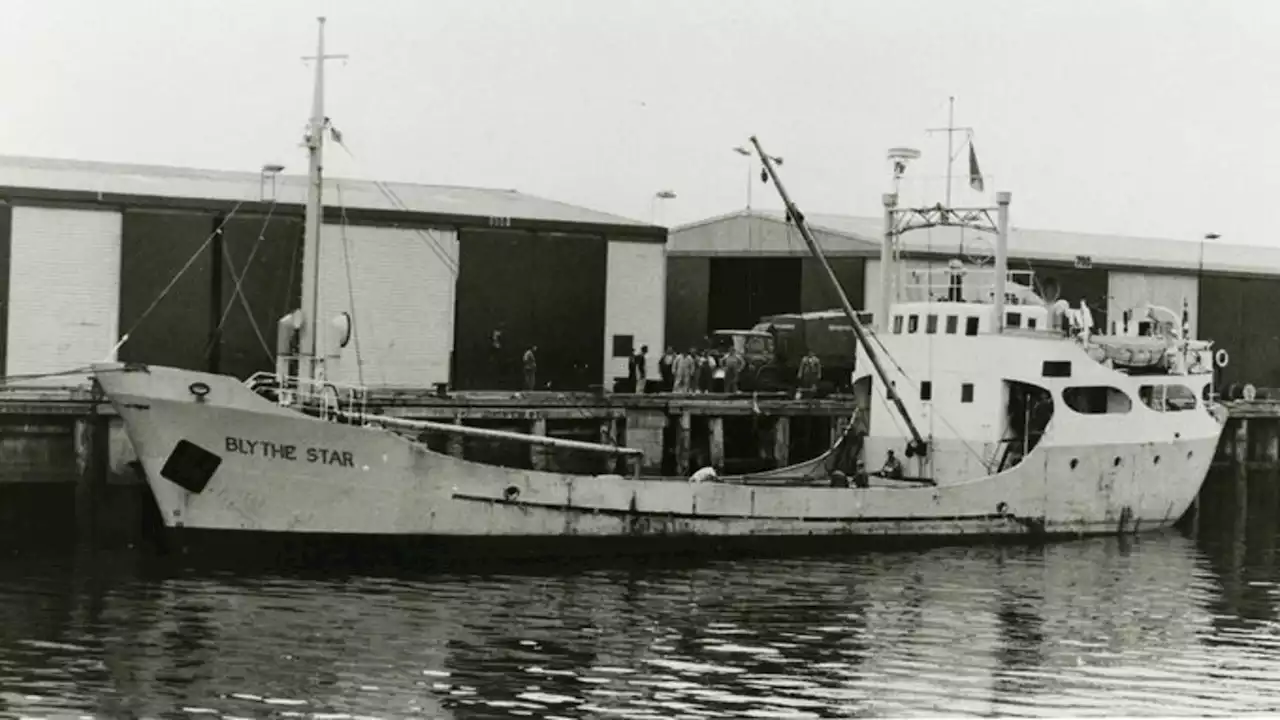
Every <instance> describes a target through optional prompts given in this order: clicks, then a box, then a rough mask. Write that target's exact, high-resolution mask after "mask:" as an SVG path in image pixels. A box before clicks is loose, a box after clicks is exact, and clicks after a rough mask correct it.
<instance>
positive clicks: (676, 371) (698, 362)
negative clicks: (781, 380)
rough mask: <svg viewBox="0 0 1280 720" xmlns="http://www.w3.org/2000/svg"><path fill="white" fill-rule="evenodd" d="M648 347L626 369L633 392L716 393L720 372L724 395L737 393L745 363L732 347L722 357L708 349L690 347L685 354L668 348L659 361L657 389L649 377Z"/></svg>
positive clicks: (636, 355)
mask: <svg viewBox="0 0 1280 720" xmlns="http://www.w3.org/2000/svg"><path fill="white" fill-rule="evenodd" d="M648 353H649V347H648V346H647V345H646V346H642V347H641V348H640V351H639V352H637V353H635V354H634V355H632V356H631V362H630V365H629V369H628V380H629V381H630V383H631V384H632V386H633V387H634V388H635V392H637V393H644V392H668V393H677V394H682V395H698V394H704V393H709V392H713V391H714V390H715V377H716V371H717V370H723V371H724V373H723V375H724V389H723V392H726V393H736V392H738V379H739V377H740V376H741V374H742V370H743V368H745V367H746V360H744V359H743V357H742V355H740V354H738V351H737V350H736V349H734V348H730V349H729V352H728V353H726V354H725V356H724V357H722V358H717V357H716V355H715V354H714V353H712V352H710V351H708V350H699V349H697V348H689V350H687V351H685V352H676V350H675V348H673V347H670V346H668V347H667V351H666V352H665V353H663V355H662V357H661V358H659V359H658V377H657V378H656V382H657V387H654V385H653V384H652V383H651V382H650V379H649V375H648V364H649V363H648Z"/></svg>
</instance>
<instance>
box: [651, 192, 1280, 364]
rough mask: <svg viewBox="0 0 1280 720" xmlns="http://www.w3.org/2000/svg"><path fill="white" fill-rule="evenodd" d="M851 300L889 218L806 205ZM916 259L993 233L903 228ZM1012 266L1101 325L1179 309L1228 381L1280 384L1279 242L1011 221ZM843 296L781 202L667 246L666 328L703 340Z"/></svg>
mask: <svg viewBox="0 0 1280 720" xmlns="http://www.w3.org/2000/svg"><path fill="white" fill-rule="evenodd" d="M806 219H807V220H808V223H809V226H810V229H811V230H812V231H813V233H814V235H815V237H816V239H817V240H818V242H819V243H820V244H821V245H822V247H823V250H824V252H825V253H826V254H827V256H828V257H829V258H830V261H831V265H832V268H833V270H834V271H835V273H836V275H837V276H838V277H839V279H840V282H841V284H842V285H843V287H844V289H845V292H846V293H847V294H848V295H849V298H850V300H851V301H852V302H853V303H854V305H856V306H858V307H859V309H868V308H870V307H871V304H870V300H871V298H874V297H876V295H877V294H878V293H879V288H880V259H879V258H880V245H881V238H882V237H883V232H884V229H883V228H884V225H883V219H881V218H866V217H851V216H845V215H807V216H806ZM903 241H904V257H905V259H906V264H907V267H908V268H911V267H927V266H933V267H941V266H942V265H944V264H945V263H946V262H947V261H948V260H950V259H951V258H954V257H967V258H970V259H981V258H983V257H989V256H990V255H991V253H992V252H994V236H992V235H990V234H989V233H979V232H975V231H972V230H964V231H961V230H960V229H959V228H954V227H950V228H933V229H930V230H918V231H914V232H911V233H907V234H906V235H904V236H903ZM1009 267H1010V269H1011V270H1019V269H1030V270H1034V271H1035V273H1036V276H1037V278H1039V279H1041V280H1043V279H1045V278H1048V277H1052V278H1054V279H1056V280H1057V281H1058V284H1059V286H1060V287H1061V289H1062V297H1064V298H1066V299H1067V300H1069V301H1071V303H1072V304H1073V305H1078V304H1079V302H1081V301H1084V302H1087V303H1088V304H1089V307H1090V308H1091V309H1092V312H1093V316H1094V321H1095V323H1096V324H1097V325H1098V326H1099V327H1104V328H1108V329H1110V328H1112V327H1113V326H1114V324H1115V323H1119V322H1123V317H1124V312H1125V311H1126V310H1132V309H1135V308H1136V307H1137V306H1138V305H1139V304H1141V303H1142V302H1143V301H1150V302H1151V303H1154V304H1157V305H1163V306H1165V307H1168V308H1170V309H1172V310H1174V311H1178V310H1179V309H1180V308H1181V307H1182V305H1183V301H1184V300H1185V301H1186V303H1187V305H1188V307H1189V309H1190V322H1191V326H1192V332H1193V333H1196V335H1197V336H1198V337H1203V338H1206V339H1212V340H1214V341H1215V344H1216V346H1217V347H1220V348H1224V349H1226V350H1227V352H1228V357H1229V358H1230V360H1229V364H1228V366H1227V368H1226V369H1225V370H1223V372H1222V376H1221V380H1220V383H1221V386H1222V387H1224V388H1225V387H1226V386H1227V385H1228V384H1231V383H1253V384H1254V385H1256V386H1258V387H1280V325H1276V324H1275V323H1272V322H1270V321H1269V320H1268V319H1266V315H1265V312H1266V309H1268V308H1274V307H1280V248H1274V247H1261V246H1243V245H1232V244H1227V243H1223V242H1221V241H1212V240H1211V241H1207V242H1203V243H1202V242H1199V241H1189V240H1174V239H1159V238H1138V237H1120V236H1109V235H1097V234H1083V233H1071V232H1059V231H1046V230H1029V229H1024V228H1018V227H1012V228H1011V229H1010V231H1009ZM837 306H838V300H837V299H836V297H835V295H834V294H833V293H832V292H831V290H830V288H829V287H828V283H827V281H826V278H825V277H824V276H823V275H822V270H821V267H820V266H819V265H818V263H817V261H816V260H814V259H813V258H812V257H810V254H809V251H808V249H807V247H806V246H805V243H804V240H803V238H801V237H800V233H799V231H798V230H797V229H796V228H795V227H794V226H793V225H790V224H788V223H787V222H786V221H785V219H784V217H783V215H782V214H781V213H780V212H773V211H767V210H766V211H761V210H754V211H740V212H737V213H732V214H728V215H723V216H718V217H713V218H709V219H706V220H702V221H699V222H695V223H691V224H688V225H684V226H681V227H677V228H674V229H673V230H672V233H671V239H670V241H669V242H668V247H667V310H666V317H667V333H666V334H667V338H668V342H670V343H673V344H677V345H679V346H681V347H684V346H691V345H696V344H699V343H700V342H702V341H703V339H704V338H705V336H706V335H707V334H709V333H710V332H713V331H714V330H717V329H729V328H744V327H750V326H751V324H753V323H755V322H757V321H758V320H759V318H760V317H761V316H764V315H768V314H772V313H779V312H795V311H797V310H800V311H810V310H825V309H830V308H834V307H837Z"/></svg>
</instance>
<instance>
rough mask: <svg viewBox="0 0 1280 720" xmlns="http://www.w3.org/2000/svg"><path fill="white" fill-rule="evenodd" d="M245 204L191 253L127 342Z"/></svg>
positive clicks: (239, 203)
mask: <svg viewBox="0 0 1280 720" xmlns="http://www.w3.org/2000/svg"><path fill="white" fill-rule="evenodd" d="M244 203H245V201H244V200H240V201H238V202H237V203H236V204H235V206H233V207H232V208H231V212H229V213H227V215H226V216H225V217H223V218H222V222H220V223H218V227H216V228H214V229H213V232H211V233H209V237H207V238H205V239H204V242H203V243H201V244H200V247H198V248H196V251H195V252H193V253H191V257H189V258H187V262H186V263H184V264H183V266H182V268H180V269H179V270H178V272H177V273H176V274H174V276H173V278H172V279H171V280H169V284H168V285H165V286H164V289H163V290H161V291H160V293H159V294H158V295H156V298H155V299H154V300H152V301H151V304H150V305H148V306H147V309H146V310H144V311H143V312H142V314H141V315H140V316H138V319H137V320H135V321H134V322H133V325H131V326H130V327H129V330H128V332H126V333H124V335H123V337H124V338H125V339H126V340H125V342H128V338H129V337H130V336H131V335H133V333H134V331H136V330H137V329H138V327H139V326H141V325H142V322H143V321H144V320H146V319H147V317H148V316H149V315H151V312H152V311H153V310H155V309H156V306H158V305H159V304H160V301H162V300H164V298H165V297H166V296H167V295H168V294H169V293H170V291H172V290H173V288H174V286H176V285H177V284H178V280H180V279H182V276H183V275H184V274H186V272H187V271H188V270H190V269H191V266H192V265H194V264H195V262H196V260H197V259H199V257H200V255H201V254H202V253H203V252H204V250H205V248H207V247H209V243H211V242H213V239H214V238H215V237H217V236H218V235H220V234H221V233H222V229H223V228H224V227H226V225H227V223H228V222H230V221H231V218H233V217H235V215H236V212H238V211H239V210H240V207H241V206H242V205H244Z"/></svg>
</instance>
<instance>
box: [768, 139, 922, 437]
mask: <svg viewBox="0 0 1280 720" xmlns="http://www.w3.org/2000/svg"><path fill="white" fill-rule="evenodd" d="M751 144H752V145H754V146H755V148H756V154H757V155H759V156H760V161H761V162H763V163H764V168H765V170H766V171H767V172H768V173H769V177H770V178H772V179H773V184H774V187H776V188H777V189H778V194H779V195H781V196H782V203H783V205H785V206H786V208H787V217H788V218H790V219H791V220H792V221H794V222H795V224H796V227H797V228H798V229H799V230H800V235H801V237H803V238H804V242H805V244H806V245H808V246H809V252H810V253H812V254H813V256H814V257H815V258H817V259H818V264H820V265H822V269H823V271H825V272H826V274H827V280H829V281H830V282H831V286H832V287H833V288H835V291H836V296H837V297H839V298H840V306H841V308H842V309H843V310H844V314H845V315H846V316H847V317H848V318H849V322H850V323H852V324H853V332H854V334H855V335H857V336H858V343H859V344H861V345H862V347H863V349H864V350H866V351H867V357H868V358H869V359H870V360H871V365H872V367H874V368H875V371H876V374H877V375H879V376H880V382H881V383H882V384H883V385H884V389H885V392H886V393H887V394H888V395H889V399H890V400H892V401H893V404H894V406H895V407H897V409H898V414H899V415H900V416H901V417H902V419H903V421H904V422H905V423H906V425H907V429H908V430H909V431H910V432H911V443H910V444H908V445H907V454H908V457H910V456H911V455H912V454H918V455H924V454H925V453H926V452H927V450H928V446H927V445H926V444H925V441H924V437H923V436H922V435H921V434H920V430H918V429H917V428H916V424H915V423H914V422H913V421H912V420H911V413H909V412H907V406H906V405H904V404H903V403H902V397H901V396H900V395H898V389H897V388H896V387H894V385H893V382H892V381H890V380H889V376H888V374H886V373H885V370H884V366H882V365H881V364H880V358H879V356H878V355H877V354H876V351H875V349H874V348H872V347H871V343H870V342H869V340H868V336H867V331H866V329H865V328H864V327H862V322H861V321H859V320H858V313H857V311H856V310H854V309H853V304H852V303H850V302H849V296H848V295H846V294H845V292H844V288H843V287H842V286H841V285H840V281H839V280H838V279H837V278H836V274H835V271H833V270H832V269H831V264H830V263H828V262H827V256H826V255H824V254H823V253H822V248H821V247H819V246H818V242H817V241H816V240H814V239H813V235H812V234H811V233H810V232H809V225H808V224H807V223H805V220H804V215H803V214H801V212H800V208H798V207H796V205H795V203H793V202H791V197H790V196H789V195H787V190H786V188H784V187H783V186H782V179H781V178H779V177H778V171H777V170H775V169H774V167H773V162H772V158H771V157H770V156H769V155H768V154H767V153H765V151H764V148H762V147H760V141H759V140H757V139H756V137H755V136H754V135H752V136H751ZM913 451H914V452H913Z"/></svg>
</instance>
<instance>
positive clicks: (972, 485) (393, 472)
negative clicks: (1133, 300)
mask: <svg viewBox="0 0 1280 720" xmlns="http://www.w3.org/2000/svg"><path fill="white" fill-rule="evenodd" d="M318 45H319V47H318V51H317V54H316V58H317V62H316V69H315V73H316V76H315V83H316V88H315V100H314V102H313V108H312V110H313V112H312V117H311V120H310V123H309V126H308V130H307V134H306V143H305V145H306V148H307V152H308V153H309V156H310V170H309V183H308V198H307V205H306V213H307V215H306V225H305V231H306V232H305V239H304V253H306V257H304V266H303V267H304V270H305V271H306V272H307V275H306V276H305V277H304V281H303V292H302V296H301V298H300V302H299V309H298V310H296V311H294V312H292V313H291V314H290V315H288V316H286V318H284V319H282V322H281V329H282V339H281V341H280V343H279V345H278V357H277V362H276V367H275V371H274V372H273V373H268V374H266V375H259V376H255V377H253V378H249V379H248V380H241V379H239V378H235V377H231V376H226V375H218V374H210V373H204V372H198V371H191V370H185V369H178V368H172V367H162V366H156V365H147V364H138V363H119V362H104V363H100V364H97V365H95V366H93V379H94V382H95V383H96V384H97V385H98V387H99V388H100V390H101V392H102V393H104V394H105V396H106V398H108V399H109V401H110V403H111V404H112V405H113V406H114V408H115V410H116V411H117V413H118V414H119V416H120V418H122V421H123V425H124V427H125V430H126V432H127V434H128V437H129V439H130V441H131V442H132V444H133V447H134V449H135V450H136V452H137V455H138V460H139V463H140V466H141V469H142V472H143V473H144V474H145V476H146V481H147V484H148V486H149V488H150V491H151V493H152V495H153V496H154V498H155V502H156V505H157V507H158V508H159V511H160V515H161V517H162V520H163V524H164V527H165V529H166V531H167V533H166V534H167V536H168V537H170V538H172V540H173V541H174V543H175V544H176V546H177V547H179V548H181V549H182V550H183V551H184V552H186V553H188V554H193V555H199V554H201V553H220V552H223V551H230V552H242V553H244V554H245V555H247V556H251V557H257V558H259V559H260V558H261V557H262V556H264V555H266V554H268V550H267V548H269V547H282V548H287V549H286V550H282V551H281V552H286V553H294V552H302V553H303V554H304V555H306V554H308V553H312V552H324V553H339V554H347V553H359V552H363V551H365V550H374V551H377V552H383V551H397V552H398V551H400V550H401V549H408V550H409V551H410V552H411V553H413V554H414V556H415V557H422V558H428V559H431V558H437V559H438V558H444V557H449V558H453V557H491V558H505V557H526V558H543V559H546V558H551V559H554V558H560V557H565V556H568V555H597V556H606V555H609V556H612V555H618V554H634V555H652V554H655V553H668V552H699V553H701V552H715V553H721V552H723V553H736V552H747V553H770V552H773V551H777V550H782V549H792V548H805V549H821V550H831V549H836V548H840V547H844V546H847V545H852V544H861V545H869V546H873V547H875V546H884V545H887V544H893V543H897V542H898V541H907V540H917V541H918V540H923V541H926V542H932V543H952V542H973V541H991V540H1013V541H1017V542H1040V541H1045V540H1049V539H1056V538H1073V537H1082V536H1089V535H1116V534H1120V535H1127V534H1132V533H1139V532H1145V531H1154V530H1159V529H1162V528H1167V527H1169V526H1170V525H1172V524H1173V523H1175V522H1176V521H1177V520H1178V519H1179V518H1180V517H1181V516H1182V515H1183V514H1184V513H1185V512H1186V511H1187V510H1188V508H1189V507H1190V505H1191V504H1192V502H1193V501H1194V499H1195V498H1196V497H1197V495H1198V493H1199V490H1200V488H1201V485H1202V484H1203V482H1204V480H1205V477H1206V475H1207V473H1208V470H1209V467H1210V463H1211V461H1212V459H1213V456H1214V453H1215V449H1216V447H1217V444H1218V440H1219V437H1220V435H1221V433H1222V430H1223V426H1224V424H1225V414H1224V412H1223V410H1222V407H1221V406H1220V405H1219V404H1218V403H1217V402H1216V401H1215V397H1216V396H1215V395H1214V392H1213V382H1214V367H1215V363H1216V362H1217V360H1216V354H1215V351H1214V349H1213V343H1212V342H1211V341H1208V340H1200V339H1196V338H1193V337H1191V333H1190V331H1189V323H1188V322H1187V317H1186V315H1187V310H1186V304H1185V303H1184V307H1183V309H1182V317H1181V322H1179V317H1178V313H1177V312H1175V311H1173V310H1171V309H1168V308H1160V307H1153V306H1147V307H1145V308H1144V309H1143V314H1142V316H1141V317H1142V318H1144V320H1143V321H1141V322H1133V323H1129V322H1126V323H1125V324H1124V327H1123V332H1120V333H1113V334H1105V333H1099V332H1095V331H1094V330H1095V329H1094V323H1093V320H1092V317H1091V313H1090V311H1089V308H1088V307H1087V305H1084V304H1083V303H1081V305H1080V307H1071V306H1070V305H1069V304H1068V303H1066V302H1065V301H1064V300H1061V299H1058V298H1057V297H1056V291H1055V289H1054V288H1053V287H1051V285H1050V284H1047V283H1039V282H1037V280H1036V279H1035V277H1034V273H1033V272H1032V271H1030V270H1026V271H1012V270H1010V269H1009V267H1008V260H1007V255H1008V230H1009V207H1010V203H1011V195H1010V194H1009V193H1007V192H1000V193H997V194H996V203H995V205H994V206H992V207H982V208H964V209H956V208H950V207H945V206H943V205H942V204H938V205H936V206H932V207H920V208H912V207H899V206H898V204H897V194H896V191H895V192H894V193H887V194H885V196H884V197H883V201H884V207H885V232H884V242H883V245H882V249H881V272H882V276H881V281H882V282H881V289H880V292H879V294H878V297H877V298H876V302H875V305H876V307H874V308H872V312H871V314H870V322H864V320H866V319H867V316H866V315H865V314H863V313H860V312H858V311H857V310H856V309H855V308H854V306H853V305H852V304H851V302H850V300H849V298H848V296H847V295H846V294H845V292H844V290H843V288H841V286H840V283H839V282H838V280H837V279H836V276H835V274H834V273H833V272H832V271H831V267H830V265H829V264H828V262H827V260H826V257H825V255H824V254H823V251H822V248H821V247H820V246H819V245H818V243H817V242H816V241H815V239H814V237H813V235H812V233H811V232H810V231H809V228H808V225H807V223H806V221H805V218H804V215H803V213H802V212H801V211H800V209H799V207H798V206H797V205H796V204H795V202H793V200H792V198H791V196H790V195H789V193H788V192H787V191H786V189H785V187H784V186H783V184H782V180H781V178H780V176H779V174H778V167H777V165H776V164H775V163H774V161H773V159H772V157H771V156H769V155H768V154H767V153H765V152H764V149H763V147H762V146H761V143H760V140H759V139H758V138H756V137H752V138H751V144H752V147H753V148H754V149H755V151H756V154H757V155H758V157H759V160H760V163H761V173H762V176H763V177H762V179H763V180H764V181H766V182H769V183H771V184H772V186H773V187H774V189H775V190H776V191H777V192H778V194H779V196H780V198H781V200H782V202H783V204H784V206H785V207H786V213H787V218H788V221H789V222H790V223H792V224H793V225H794V226H795V228H796V229H797V230H798V231H799V233H800V235H801V236H802V237H803V238H804V240H805V242H806V244H807V246H808V248H809V250H810V252H811V254H812V255H813V256H814V257H815V258H816V259H817V261H818V262H819V264H820V265H821V266H822V268H823V269H824V270H825V276H826V279H827V281H828V282H829V283H830V284H831V286H832V288H833V289H834V291H835V294H836V295H837V296H838V297H839V299H840V304H841V310H842V312H843V313H844V315H845V317H846V318H847V319H848V320H849V322H850V324H851V328H852V330H853V332H854V334H855V335H856V336H857V345H856V347H857V350H856V352H857V356H856V358H855V362H854V363H853V367H854V371H853V377H852V393H853V395H854V397H855V399H856V407H857V409H856V411H855V412H854V414H853V416H852V417H851V419H850V422H849V424H848V427H847V429H846V431H845V432H844V433H843V434H842V435H841V436H840V437H839V438H838V439H837V440H836V441H835V442H834V443H833V444H832V446H831V447H830V449H829V450H827V451H826V452H825V453H823V454H821V455H820V456H818V457H816V458H812V459H810V460H807V461H805V462H801V463H798V464H793V465H790V466H787V467H782V468H777V469H772V470H768V471H764V472H758V473H750V474H742V475H723V476H721V475H717V474H716V473H715V471H714V469H703V470H700V471H699V472H697V473H695V474H694V475H693V476H692V477H665V476H647V475H643V474H642V473H641V467H642V463H641V462H640V459H639V456H640V455H641V453H640V451H638V450H635V449H632V448H628V447H626V446H625V445H614V444H607V443H588V442H580V441H573V440H568V439H559V438H551V437H544V436H538V435H532V434H523V433H516V432H508V431H501V430H495V429H484V428H475V427H466V426H462V425H453V424H448V423H433V422H427V421H416V420H411V419H405V418H397V417H390V416H385V415H380V414H378V413H377V412H375V411H373V410H372V409H371V408H370V407H369V404H368V393H367V391H366V390H365V389H364V388H361V387H358V386H353V385H342V384H338V383H334V382H330V381H329V380H327V379H326V362H328V360H327V358H326V357H325V354H326V353H325V352H324V350H323V347H324V341H323V338H322V337H321V336H322V335H324V334H325V333H330V332H339V331H341V332H350V328H349V327H346V328H343V327H342V322H341V321H342V320H343V319H342V318H337V319H331V321H330V322H325V319H324V318H321V317H319V316H318V313H317V311H318V307H319V302H318V300H317V297H318V295H319V289H318V282H319V281H318V275H317V267H316V263H315V262H314V259H315V253H316V250H317V246H318V240H319V229H320V221H321V220H320V218H321V210H322V196H321V192H322V189H323V182H322V178H321V159H322V153H323V146H324V138H325V130H326V128H327V119H326V117H325V114H324V108H323V65H324V63H323V61H322V59H323V58H324V57H325V55H324V23H323V18H321V21H320V28H319V39H318ZM946 225H959V226H962V227H969V228H974V229H975V230H976V231H981V232H986V233H989V234H991V235H994V237H995V243H994V253H993V257H992V258H991V262H990V264H982V263H974V262H966V261H965V260H964V259H961V258H957V259H956V260H953V261H951V262H950V263H946V264H942V265H940V266H939V267H933V268H926V269H924V270H910V271H909V270H908V269H907V267H906V264H905V263H904V262H903V260H902V257H901V242H900V238H901V236H902V235H904V234H905V233H907V232H912V231H916V230H919V229H921V228H927V227H936V226H946ZM346 321H347V322H349V321H350V319H349V318H346ZM294 341H296V344H295V342H294ZM295 348H296V349H295ZM1217 352H1218V353H1221V351H1217ZM424 433H455V434H462V435H471V436H482V437H497V438H502V439H505V440H507V441H513V442H523V443H530V444H542V445H549V446H554V447H559V448H567V449H570V450H575V451H579V452H586V453H599V454H604V455H608V456H611V457H612V458H613V459H614V463H613V468H612V470H613V471H612V472H602V473H581V474H571V473H564V472H556V471H549V470H527V469H518V468H511V467H505V466H501V465H496V464H491V463H487V462H481V461H477V460H472V459H465V458H462V457H455V456H452V455H449V454H445V453H441V452H436V451H434V450H432V449H431V448H430V447H429V446H428V444H427V443H425V442H423V441H422V438H423V436H424ZM326 556H328V555H326Z"/></svg>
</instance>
